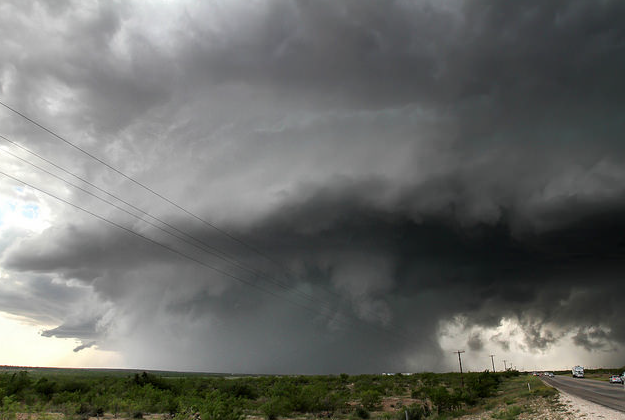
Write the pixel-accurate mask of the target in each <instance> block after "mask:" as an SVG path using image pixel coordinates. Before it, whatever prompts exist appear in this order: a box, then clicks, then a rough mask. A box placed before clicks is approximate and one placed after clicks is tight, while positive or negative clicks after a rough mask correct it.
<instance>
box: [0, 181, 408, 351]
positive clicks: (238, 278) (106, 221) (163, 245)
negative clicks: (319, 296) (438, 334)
mask: <svg viewBox="0 0 625 420" xmlns="http://www.w3.org/2000/svg"><path fill="white" fill-rule="evenodd" d="M0 175H3V176H5V177H7V178H9V179H12V180H14V181H16V182H19V183H21V184H23V185H26V186H27V187H30V188H32V189H34V190H36V191H39V192H41V193H43V194H45V195H47V196H49V197H52V198H54V199H55V200H58V201H60V202H62V203H65V204H67V205H69V206H71V207H74V208H75V209H77V210H80V211H82V212H84V213H86V214H89V215H91V216H92V217H95V218H97V219H99V220H101V221H103V222H105V223H108V224H109V225H111V226H114V227H116V228H118V229H121V230H122V231H124V232H126V233H128V234H130V235H134V236H136V237H138V238H140V239H142V240H145V241H147V242H149V243H151V244H153V245H155V246H158V247H161V248H163V249H165V250H167V251H169V252H172V253H173V254H176V255H178V256H180V257H182V258H184V259H187V260H189V261H192V262H194V263H196V264H199V265H201V266H203V267H206V268H208V269H210V270H212V271H214V272H216V273H218V274H221V275H224V276H226V277H229V278H231V279H234V280H236V281H238V282H240V283H243V284H245V285H248V286H250V287H253V288H255V289H256V290H259V291H261V292H264V293H267V294H269V295H271V296H273V297H275V298H277V299H281V300H284V301H286V302H289V303H291V304H292V305H295V306H298V307H300V308H302V309H305V310H307V311H309V312H311V313H313V314H316V315H320V316H322V317H324V318H328V319H332V320H333V321H335V322H338V323H340V324H343V325H344V326H348V327H354V326H355V324H353V323H347V322H346V321H343V320H341V319H337V318H332V316H331V314H327V313H323V312H320V311H318V310H316V309H313V308H310V307H308V306H306V305H303V304H301V303H299V302H296V301H293V300H291V299H288V298H286V297H284V296H282V295H279V294H277V293H275V292H273V291H271V290H269V289H266V288H263V287H261V286H259V285H257V284H255V283H253V282H250V281H248V280H246V279H244V278H242V277H240V276H237V275H234V274H232V273H230V272H228V271H225V270H223V269H221V268H218V267H215V266H213V265H211V264H208V263H206V262H204V261H202V260H200V259H198V258H195V257H193V256H190V255H188V254H186V253H184V252H182V251H179V250H177V249H175V248H173V247H171V246H169V245H166V244H163V243H161V242H159V241H157V240H155V239H152V238H150V237H148V236H146V235H143V234H141V233H139V232H136V231H135V230H133V229H130V228H128V227H126V226H123V225H121V224H119V223H117V222H114V221H112V220H110V219H108V218H106V217H104V216H101V215H99V214H97V213H95V212H93V211H91V210H88V209H86V208H84V207H82V206H79V205H78V204H75V203H72V202H71V201H68V200H66V199H64V198H62V197H59V196H58V195H56V194H53V193H51V192H49V191H46V190H44V189H42V188H39V187H37V186H35V185H33V184H31V183H29V182H26V181H24V180H22V179H19V178H17V177H15V176H12V175H9V174H8V173H6V172H4V171H1V170H0ZM369 326H371V327H374V328H376V329H380V328H377V326H375V325H369ZM381 330H382V331H384V332H386V333H387V334H389V335H392V336H394V337H395V338H398V339H403V340H407V341H411V340H410V338H409V337H405V336H403V335H400V334H397V333H393V332H392V331H389V330H385V329H381Z"/></svg>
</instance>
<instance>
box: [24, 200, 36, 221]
mask: <svg viewBox="0 0 625 420" xmlns="http://www.w3.org/2000/svg"><path fill="white" fill-rule="evenodd" d="M22 216H24V217H26V218H28V219H36V218H37V217H38V216H39V206H38V205H36V204H26V205H25V206H22Z"/></svg>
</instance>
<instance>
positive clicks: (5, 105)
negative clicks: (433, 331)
mask: <svg viewBox="0 0 625 420" xmlns="http://www.w3.org/2000/svg"><path fill="white" fill-rule="evenodd" d="M0 105H2V106H3V107H5V108H6V109H8V110H10V111H11V112H13V113H15V114H16V115H19V116H20V117H22V118H24V119H25V120H27V121H29V122H30V123H32V124H34V125H35V126H37V127H39V128H40V129H42V130H44V131H45V132H47V133H49V134H50V135H52V136H54V137H56V138H57V139H59V140H61V141H62V142H64V143H65V144H67V145H69V146H70V147H72V148H74V149H76V150H78V151H80V152H81V153H83V154H85V155H86V156H88V157H90V158H92V159H94V160H95V161H97V162H99V163H100V164H102V165H104V166H105V167H107V168H109V169H110V170H112V171H113V172H115V173H117V174H119V175H120V176H122V177H123V178H125V179H127V180H129V181H130V182H132V183H134V184H135V185H137V186H139V187H141V188H143V189H144V190H146V191H148V192H150V193H152V194H153V195H155V196H157V197H159V198H160V199H162V200H164V201H165V202H167V203H169V204H170V205H172V206H174V207H175V208H177V209H179V210H180V211H182V212H184V213H185V214H187V215H189V216H191V217H193V218H194V219H196V220H198V221H199V222H201V223H202V224H204V225H206V226H208V227H210V228H212V229H214V230H215V231H217V232H219V233H220V234H222V235H224V236H226V237H227V238H229V239H230V240H232V241H234V242H236V243H238V244H240V245H242V246H244V247H245V248H247V249H249V250H251V251H253V252H254V253H256V254H257V255H259V256H261V257H262V258H264V259H265V260H267V261H269V262H271V263H272V264H274V265H276V266H277V267H278V268H280V269H281V270H282V271H284V272H285V273H286V274H288V275H290V276H292V277H299V276H293V273H292V272H291V270H289V269H288V268H287V267H285V266H284V265H283V264H282V263H280V262H279V261H278V260H276V259H274V258H272V257H271V256H270V255H268V254H266V253H264V252H262V251H261V250H260V249H258V248H257V247H256V246H254V245H252V244H250V243H248V242H246V241H244V240H242V239H239V238H237V237H236V236H234V235H232V234H231V233H229V232H228V231H226V230H225V229H222V228H220V227H218V226H217V225H215V224H214V223H211V222H209V221H207V220H205V219H203V218H201V217H200V216H198V215H196V214H195V213H193V212H191V211H190V210H187V209H186V208H184V207H182V206H181V205H179V204H177V203H175V202H174V201H172V200H171V199H169V198H167V197H165V196H164V195H162V194H160V193H159V192H157V191H155V190H154V189H152V188H150V187H149V186H147V185H145V184H144V183H142V182H140V181H138V180H136V179H134V178H133V177H131V176H130V175H127V174H126V173H124V172H123V171H121V170H120V169H117V168H116V167H114V166H113V165H111V164H109V163H107V162H106V161H104V160H103V159H101V158H99V157H97V156H95V155H94V154H92V153H90V152H88V151H86V150H85V149H83V148H81V147H80V146H78V145H77V144H75V143H73V142H71V141H69V140H67V139H66V138H65V137H63V136H61V135H60V134H58V133H56V132H55V131H53V130H51V129H49V128H47V127H45V126H44V125H42V124H40V123H39V122H37V121H35V120H33V119H32V118H30V117H28V116H27V115H25V114H24V113H22V112H20V111H18V110H16V109H14V108H12V107H11V106H9V105H7V104H6V103H4V102H2V101H0ZM107 194H108V193H107ZM115 198H116V199H119V198H118V197H115ZM122 201H123V200H122ZM124 203H125V202H124ZM151 217H152V216H151ZM317 286H318V287H320V288H321V289H323V290H325V291H326V292H327V293H329V294H331V295H333V296H335V297H337V298H339V299H341V300H342V299H343V296H341V295H339V294H337V293H335V292H334V291H332V290H330V289H328V288H326V287H323V285H317ZM302 293H303V292H302ZM365 311H366V312H367V313H369V314H371V315H374V316H375V315H377V314H374V313H373V312H372V311H370V310H365ZM393 328H395V329H397V330H399V331H400V332H401V333H402V334H405V333H404V332H403V331H401V329H399V328H398V327H394V326H393Z"/></svg>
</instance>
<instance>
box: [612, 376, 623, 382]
mask: <svg viewBox="0 0 625 420" xmlns="http://www.w3.org/2000/svg"><path fill="white" fill-rule="evenodd" d="M610 383H611V384H622V383H623V378H622V377H620V376H618V375H612V376H610Z"/></svg>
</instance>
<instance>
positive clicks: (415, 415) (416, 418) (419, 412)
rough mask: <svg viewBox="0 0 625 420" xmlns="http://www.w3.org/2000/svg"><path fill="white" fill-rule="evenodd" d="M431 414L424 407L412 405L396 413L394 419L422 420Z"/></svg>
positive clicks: (427, 408) (426, 407)
mask: <svg viewBox="0 0 625 420" xmlns="http://www.w3.org/2000/svg"><path fill="white" fill-rule="evenodd" d="M430 414H432V413H431V412H430V409H429V407H428V406H426V405H421V404H412V405H410V406H408V407H405V408H404V409H403V410H400V411H398V412H397V414H396V416H395V418H396V419H397V420H406V418H408V420H422V419H425V418H426V417H427V416H429V415H430Z"/></svg>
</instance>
